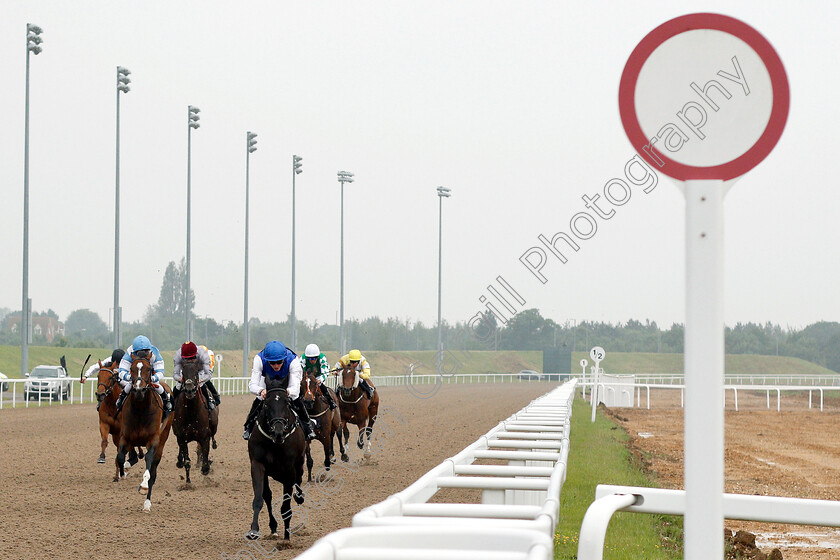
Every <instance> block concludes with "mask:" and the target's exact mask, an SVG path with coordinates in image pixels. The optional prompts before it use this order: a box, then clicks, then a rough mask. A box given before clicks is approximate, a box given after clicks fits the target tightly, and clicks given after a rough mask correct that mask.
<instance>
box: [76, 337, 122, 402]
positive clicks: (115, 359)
mask: <svg viewBox="0 0 840 560" xmlns="http://www.w3.org/2000/svg"><path fill="white" fill-rule="evenodd" d="M123 354H125V350H123V349H122V348H115V349H114V351H113V352H111V355H110V356H108V357H107V358H105V359H104V360H100V361H98V362H97V363H95V364H93V365H92V366H90V367H89V368H87V371H85V372H84V373H83V374H82V379H81V383H84V382H85V381H87V378H88V377H90V376H91V375H94V374H98V373H99V370H100V369H102V368H103V367H105V366H110V365H111V364H119V363H120V360H122V357H123ZM101 404H102V403H101V402H98V403H96V410H99V405H101Z"/></svg>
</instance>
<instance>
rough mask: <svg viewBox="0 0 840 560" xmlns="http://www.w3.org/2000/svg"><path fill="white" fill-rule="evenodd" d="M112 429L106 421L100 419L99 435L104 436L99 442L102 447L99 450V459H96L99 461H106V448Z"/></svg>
mask: <svg viewBox="0 0 840 560" xmlns="http://www.w3.org/2000/svg"><path fill="white" fill-rule="evenodd" d="M110 431H111V427H110V426H109V425H108V424H106V423H105V422H102V421H101V420H100V421H99V435H100V436H101V438H102V441H100V442H99V445H100V446H101V447H102V449H101V450H100V452H99V459H98V460H97V461H96V462H97V463H104V462H105V448H106V447H108V434H109V433H110Z"/></svg>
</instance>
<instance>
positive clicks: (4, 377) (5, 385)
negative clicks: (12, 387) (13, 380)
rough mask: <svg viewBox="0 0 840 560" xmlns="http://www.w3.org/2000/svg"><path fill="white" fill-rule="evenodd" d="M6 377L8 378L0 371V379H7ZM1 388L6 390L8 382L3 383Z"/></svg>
mask: <svg viewBox="0 0 840 560" xmlns="http://www.w3.org/2000/svg"><path fill="white" fill-rule="evenodd" d="M8 378H9V376H8V375H5V374H4V373H2V372H0V379H8ZM2 390H3V391H8V390H9V384H8V383H3V387H2Z"/></svg>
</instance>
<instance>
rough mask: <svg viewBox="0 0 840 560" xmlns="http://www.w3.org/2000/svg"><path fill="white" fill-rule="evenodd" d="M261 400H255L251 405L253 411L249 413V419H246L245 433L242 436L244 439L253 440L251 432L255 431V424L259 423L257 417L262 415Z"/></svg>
mask: <svg viewBox="0 0 840 560" xmlns="http://www.w3.org/2000/svg"><path fill="white" fill-rule="evenodd" d="M260 404H262V401H261V400H260V399H254V402H253V404H251V410H250V412H248V417H247V418H246V419H245V432H244V433H243V434H242V439H251V430H253V429H254V424H255V423H256V421H257V415H259V413H260Z"/></svg>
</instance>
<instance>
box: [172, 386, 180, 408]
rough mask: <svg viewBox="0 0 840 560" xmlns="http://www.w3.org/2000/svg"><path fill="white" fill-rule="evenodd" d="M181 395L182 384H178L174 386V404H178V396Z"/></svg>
mask: <svg viewBox="0 0 840 560" xmlns="http://www.w3.org/2000/svg"><path fill="white" fill-rule="evenodd" d="M180 394H181V384H180V383H176V384H175V385H173V386H172V402H173V403H175V402H178V395H180Z"/></svg>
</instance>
